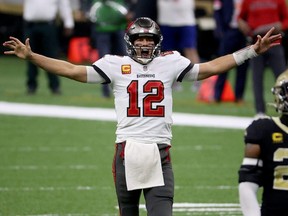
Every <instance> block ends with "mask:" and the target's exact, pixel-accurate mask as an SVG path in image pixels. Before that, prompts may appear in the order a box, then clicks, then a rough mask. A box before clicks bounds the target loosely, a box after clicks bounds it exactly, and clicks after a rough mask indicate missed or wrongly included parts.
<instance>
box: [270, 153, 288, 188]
mask: <svg viewBox="0 0 288 216" xmlns="http://www.w3.org/2000/svg"><path fill="white" fill-rule="evenodd" d="M284 159H288V149H285V148H279V149H277V151H275V153H274V161H278V162H281V161H283V160H284ZM273 188H274V189H278V190H288V166H283V165H281V166H276V167H275V169H274V184H273Z"/></svg>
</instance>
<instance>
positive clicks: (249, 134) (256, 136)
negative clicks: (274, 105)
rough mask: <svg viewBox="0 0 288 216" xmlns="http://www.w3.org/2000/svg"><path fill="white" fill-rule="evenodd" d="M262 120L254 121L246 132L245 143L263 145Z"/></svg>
mask: <svg viewBox="0 0 288 216" xmlns="http://www.w3.org/2000/svg"><path fill="white" fill-rule="evenodd" d="M262 124H263V122H262V119H258V120H254V121H253V122H252V123H251V124H250V125H249V126H248V127H247V128H246V131H245V135H244V142H245V143H252V144H253V143H257V144H261V143H262V138H263V130H262Z"/></svg>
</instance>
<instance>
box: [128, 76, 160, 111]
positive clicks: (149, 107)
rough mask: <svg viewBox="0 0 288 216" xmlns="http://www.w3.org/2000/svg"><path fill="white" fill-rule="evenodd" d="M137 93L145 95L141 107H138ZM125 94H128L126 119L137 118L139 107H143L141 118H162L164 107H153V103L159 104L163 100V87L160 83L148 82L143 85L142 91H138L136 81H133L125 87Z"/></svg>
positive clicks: (155, 81) (156, 81)
mask: <svg viewBox="0 0 288 216" xmlns="http://www.w3.org/2000/svg"><path fill="white" fill-rule="evenodd" d="M153 90H154V91H153ZM139 91H143V93H147V95H146V96H145V97H144V98H143V101H142V103H143V104H142V106H139V100H138V98H139V94H140V92H139ZM127 93H128V94H129V107H128V108H127V116H128V117H139V116H140V113H141V107H143V117H164V114H165V113H164V111H165V109H164V106H160V105H156V106H155V103H160V102H161V101H162V100H163V99H164V85H163V83H162V82H161V81H158V80H149V81H147V82H146V83H145V84H144V85H143V89H139V83H138V81H137V80H133V81H131V83H130V84H129V85H128V87H127ZM141 93H142V92H141ZM153 105H154V106H153Z"/></svg>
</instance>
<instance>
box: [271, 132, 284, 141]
mask: <svg viewBox="0 0 288 216" xmlns="http://www.w3.org/2000/svg"><path fill="white" fill-rule="evenodd" d="M272 140H273V143H283V134H281V133H273V134H272Z"/></svg>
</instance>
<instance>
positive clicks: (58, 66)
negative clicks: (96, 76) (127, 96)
mask: <svg viewBox="0 0 288 216" xmlns="http://www.w3.org/2000/svg"><path fill="white" fill-rule="evenodd" d="M9 39H10V40H8V41H6V42H4V43H3V46H4V47H6V48H8V49H9V50H8V51H5V52H4V54H5V55H15V56H17V57H19V58H21V59H25V60H27V61H30V62H32V63H33V64H35V65H36V66H38V67H41V68H42V69H44V70H45V71H49V72H50V73H53V74H56V75H59V76H63V77H67V78H70V79H73V80H76V81H79V82H86V81H87V73H86V67H85V66H83V65H82V66H81V65H74V64H71V63H69V62H67V61H62V60H58V59H53V58H48V57H46V56H43V55H40V54H37V53H34V52H33V51H32V49H31V47H30V43H29V38H27V39H26V41H25V44H23V43H22V42H21V41H20V40H19V39H17V38H15V37H9Z"/></svg>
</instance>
